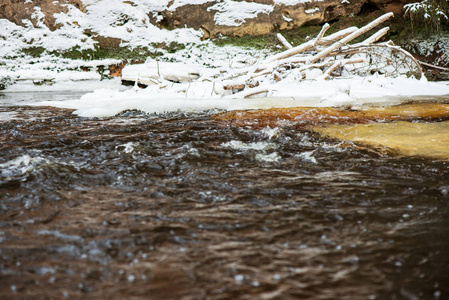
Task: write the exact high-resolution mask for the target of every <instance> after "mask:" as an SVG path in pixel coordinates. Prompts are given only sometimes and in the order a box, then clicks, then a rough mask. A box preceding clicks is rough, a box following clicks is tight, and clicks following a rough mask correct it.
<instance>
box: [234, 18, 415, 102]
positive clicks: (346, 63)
mask: <svg viewBox="0 0 449 300" xmlns="http://www.w3.org/2000/svg"><path fill="white" fill-rule="evenodd" d="M392 16H393V13H387V14H384V15H382V16H380V17H379V18H377V19H375V20H374V21H372V22H370V23H368V24H367V25H365V26H363V27H361V28H357V27H349V28H346V29H344V30H341V31H338V32H336V33H333V34H331V35H328V36H324V35H325V33H326V31H327V30H328V29H329V28H330V26H329V24H324V26H323V27H322V29H321V31H320V32H319V34H318V35H317V37H316V38H314V39H311V40H309V41H307V42H305V43H303V44H301V45H297V46H292V45H291V43H289V42H288V41H287V40H286V39H285V38H284V37H283V36H282V35H281V34H278V35H277V38H278V40H279V42H280V43H281V44H282V45H283V46H284V47H285V48H286V50H285V51H282V52H280V53H278V54H275V55H272V56H270V57H268V58H266V59H265V60H263V61H261V62H259V63H258V64H257V66H254V67H253V68H251V67H250V68H247V69H245V70H240V72H237V73H236V74H234V75H232V76H233V77H228V79H229V78H233V79H234V82H235V80H237V82H239V80H238V79H239V78H240V82H239V83H238V84H235V85H234V86H233V85H230V86H225V89H228V90H233V91H237V92H236V93H235V94H234V95H233V96H235V97H241V98H246V97H250V96H253V95H259V94H261V93H266V92H269V89H267V88H264V86H263V84H262V82H263V81H264V80H265V79H267V78H270V79H271V80H273V81H275V82H279V81H282V80H284V79H285V78H287V77H288V75H289V74H290V73H291V72H292V71H293V70H295V72H296V73H295V74H297V73H301V72H307V71H308V70H312V69H320V70H321V71H322V76H319V78H321V79H329V78H332V77H335V76H339V74H341V70H342V69H343V68H344V69H345V70H346V71H348V72H350V73H351V72H352V73H353V74H354V75H369V74H374V73H375V72H378V73H383V74H386V75H388V76H397V75H399V74H401V72H402V73H403V74H413V75H415V76H417V77H420V76H422V69H421V66H420V64H419V62H418V61H417V60H416V59H414V58H413V56H412V55H411V54H410V53H408V52H407V51H405V50H404V49H402V48H400V47H397V46H394V45H392V43H391V42H389V43H381V44H375V43H376V42H378V41H379V40H380V39H381V38H382V37H384V36H385V35H386V34H387V33H388V30H389V28H388V27H384V28H382V29H380V30H378V31H377V32H375V33H374V34H371V35H370V36H369V37H367V38H366V39H365V40H363V41H362V42H359V43H356V44H354V45H350V43H351V42H352V41H354V40H355V39H357V38H359V37H361V36H362V35H364V34H366V33H367V32H368V31H370V30H372V29H374V28H375V27H377V26H378V25H380V24H381V23H383V22H385V21H386V20H388V19H389V18H391V17H392ZM337 70H340V72H337ZM304 77H306V76H305V75H304V76H303V77H302V78H304ZM248 78H250V79H253V80H257V81H258V82H261V84H260V86H257V87H250V86H248V85H246V84H244V82H245V80H248ZM298 80H303V79H301V78H299V79H298Z"/></svg>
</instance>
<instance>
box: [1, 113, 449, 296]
mask: <svg viewBox="0 0 449 300" xmlns="http://www.w3.org/2000/svg"><path fill="white" fill-rule="evenodd" d="M0 112H1V113H4V115H10V114H11V112H14V116H15V119H12V120H11V119H9V120H4V121H0V201H1V202H0V298H2V299H61V298H70V299H81V298H83V299H141V298H145V299H407V300H415V299H449V162H448V161H444V160H431V159H421V158H413V157H408V158H407V157H405V158H403V157H402V158H401V157H396V156H393V155H390V154H386V153H383V152H379V151H377V150H375V149H370V148H366V147H360V146H359V145H357V144H352V143H342V142H340V141H339V140H332V139H325V138H322V137H320V136H319V135H318V134H316V133H313V132H310V131H308V130H306V129H305V128H303V127H301V126H300V125H298V124H295V123H286V124H285V125H282V126H279V127H277V128H276V129H274V130H268V129H266V128H265V129H254V128H253V127H249V126H243V127H236V126H235V125H233V123H232V122H224V121H220V122H219V121H216V120H214V119H213V118H212V115H211V114H210V113H203V114H196V115H184V114H181V113H178V114H167V115H163V116H148V115H143V114H140V113H138V112H125V113H123V114H121V115H119V116H116V117H114V118H109V119H85V118H79V117H76V116H73V115H72V114H71V112H70V111H68V110H61V109H49V108H29V107H0Z"/></svg>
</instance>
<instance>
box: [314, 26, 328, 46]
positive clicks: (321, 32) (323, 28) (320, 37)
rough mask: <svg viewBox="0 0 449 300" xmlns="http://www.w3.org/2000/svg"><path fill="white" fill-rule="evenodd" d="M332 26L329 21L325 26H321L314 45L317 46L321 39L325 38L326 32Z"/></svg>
mask: <svg viewBox="0 0 449 300" xmlns="http://www.w3.org/2000/svg"><path fill="white" fill-rule="evenodd" d="M329 28H330V25H329V24H328V23H326V24H324V25H323V27H322V28H321V31H320V33H319V34H318V36H317V37H316V39H315V43H313V47H316V46H317V45H318V43H319V41H320V40H321V39H322V38H323V36H324V34H325V33H326V31H327V30H328V29H329Z"/></svg>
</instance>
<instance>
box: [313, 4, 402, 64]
mask: <svg viewBox="0 0 449 300" xmlns="http://www.w3.org/2000/svg"><path fill="white" fill-rule="evenodd" d="M393 15H394V14H393V13H392V12H389V13H386V14H384V15H382V16H380V17H379V18H377V19H376V20H374V21H372V22H371V23H369V24H368V25H365V26H363V27H362V28H360V29H358V30H356V31H354V32H353V33H351V34H350V35H348V36H346V37H345V38H343V39H341V40H339V41H337V42H335V43H333V44H332V45H331V46H329V47H327V48H326V49H324V50H323V51H321V52H319V53H317V54H315V55H314V56H313V57H312V59H311V60H310V63H314V62H316V61H318V60H320V59H321V58H323V57H325V56H327V55H328V54H329V53H331V52H332V51H334V50H336V49H338V48H340V47H342V46H344V45H346V44H347V43H349V42H350V41H352V40H354V39H355V38H357V37H359V36H361V35H362V34H364V33H366V32H367V31H369V30H371V29H373V28H374V27H376V26H377V25H379V24H380V23H382V22H384V21H386V20H388V19H389V18H391V17H392V16H393Z"/></svg>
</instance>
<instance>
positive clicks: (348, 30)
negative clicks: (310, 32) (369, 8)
mask: <svg viewBox="0 0 449 300" xmlns="http://www.w3.org/2000/svg"><path fill="white" fill-rule="evenodd" d="M356 30H358V28H357V27H355V26H352V27H348V28H346V29H343V30H340V31H338V32H335V33H333V34H331V35H328V36H326V37H323V38H322V39H321V40H319V41H318V45H323V46H325V45H330V44H332V43H333V42H335V41H338V40H340V39H342V38H344V37H345V36H348V35H350V34H351V33H353V32H354V31H356Z"/></svg>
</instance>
